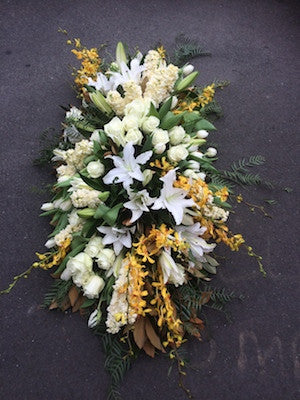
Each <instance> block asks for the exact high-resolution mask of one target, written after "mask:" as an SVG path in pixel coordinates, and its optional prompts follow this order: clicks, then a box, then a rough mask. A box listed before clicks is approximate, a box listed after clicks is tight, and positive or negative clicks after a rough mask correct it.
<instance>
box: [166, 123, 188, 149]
mask: <svg viewBox="0 0 300 400" xmlns="http://www.w3.org/2000/svg"><path fill="white" fill-rule="evenodd" d="M169 137H170V143H171V144H172V145H173V146H175V145H176V144H180V143H182V141H183V138H184V137H185V130H184V129H183V127H182V126H174V128H172V129H171V130H170V131H169Z"/></svg>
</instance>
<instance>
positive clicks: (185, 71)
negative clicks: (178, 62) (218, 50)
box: [182, 64, 194, 76]
mask: <svg viewBox="0 0 300 400" xmlns="http://www.w3.org/2000/svg"><path fill="white" fill-rule="evenodd" d="M193 71H194V66H193V65H191V64H188V65H185V66H184V67H183V68H182V72H183V75H185V76H186V75H189V74H191V73H192V72H193Z"/></svg>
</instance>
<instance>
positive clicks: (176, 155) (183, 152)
mask: <svg viewBox="0 0 300 400" xmlns="http://www.w3.org/2000/svg"><path fill="white" fill-rule="evenodd" d="M167 154H168V159H169V160H170V161H171V162H175V163H178V162H179V161H181V160H185V159H186V158H187V156H188V155H189V152H188V151H187V149H186V148H185V146H183V145H182V144H180V145H178V146H174V147H171V148H170V149H169V150H168V153H167Z"/></svg>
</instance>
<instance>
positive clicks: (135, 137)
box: [125, 128, 143, 145]
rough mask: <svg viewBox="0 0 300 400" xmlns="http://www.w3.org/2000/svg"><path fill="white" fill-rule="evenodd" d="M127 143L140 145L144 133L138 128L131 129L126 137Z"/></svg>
mask: <svg viewBox="0 0 300 400" xmlns="http://www.w3.org/2000/svg"><path fill="white" fill-rule="evenodd" d="M125 140H126V143H129V142H132V143H133V144H138V145H140V144H141V143H142V140H143V134H142V132H141V131H140V130H139V129H137V128H132V129H129V131H128V132H127V134H126V136H125Z"/></svg>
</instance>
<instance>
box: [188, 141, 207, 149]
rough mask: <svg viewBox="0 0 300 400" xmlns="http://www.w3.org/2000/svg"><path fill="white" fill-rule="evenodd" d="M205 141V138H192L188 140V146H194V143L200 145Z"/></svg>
mask: <svg viewBox="0 0 300 400" xmlns="http://www.w3.org/2000/svg"><path fill="white" fill-rule="evenodd" d="M205 143H206V140H205V139H192V140H191V141H190V142H189V144H188V147H190V146H194V145H196V146H202V145H203V144H205Z"/></svg>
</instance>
